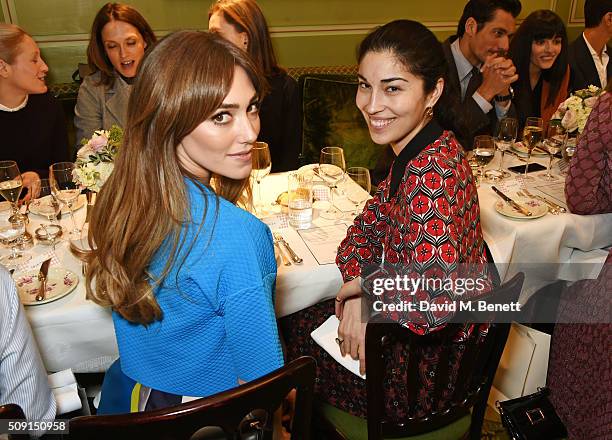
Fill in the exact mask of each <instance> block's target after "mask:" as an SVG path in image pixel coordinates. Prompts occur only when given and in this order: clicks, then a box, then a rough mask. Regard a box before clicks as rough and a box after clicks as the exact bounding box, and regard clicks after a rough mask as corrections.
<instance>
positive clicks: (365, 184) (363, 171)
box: [346, 167, 372, 215]
mask: <svg viewBox="0 0 612 440" xmlns="http://www.w3.org/2000/svg"><path fill="white" fill-rule="evenodd" d="M346 175H347V176H348V178H349V182H348V183H349V185H347V186H346V197H347V199H349V200H350V201H351V202H353V204H354V205H355V211H353V213H352V215H357V214H359V206H360V205H361V204H362V203H364V202H365V201H366V200H368V199H369V198H370V191H371V190H372V180H371V179H370V170H369V169H367V168H365V167H350V168H349V169H347V170H346Z"/></svg>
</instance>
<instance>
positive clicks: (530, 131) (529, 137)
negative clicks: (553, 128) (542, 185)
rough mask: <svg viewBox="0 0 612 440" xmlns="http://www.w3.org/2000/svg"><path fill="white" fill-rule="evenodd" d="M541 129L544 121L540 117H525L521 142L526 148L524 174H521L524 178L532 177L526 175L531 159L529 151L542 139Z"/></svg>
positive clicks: (531, 178)
mask: <svg viewBox="0 0 612 440" xmlns="http://www.w3.org/2000/svg"><path fill="white" fill-rule="evenodd" d="M543 131H544V121H543V120H542V118H536V117H529V118H527V120H526V121H525V128H523V144H524V145H525V148H527V163H526V164H525V175H524V176H523V177H524V179H525V180H533V177H530V176H528V175H527V173H528V172H529V163H530V161H531V152H532V151H533V149H534V148H535V147H536V146H537V145H538V144H539V143H540V142H541V141H542V138H543V134H544V133H543Z"/></svg>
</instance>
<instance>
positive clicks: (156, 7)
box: [0, 0, 584, 83]
mask: <svg viewBox="0 0 612 440" xmlns="http://www.w3.org/2000/svg"><path fill="white" fill-rule="evenodd" d="M104 3H105V1H104V0H43V1H41V0H0V5H1V9H0V20H1V21H9V22H13V23H17V24H19V25H20V26H22V27H24V28H25V29H26V30H27V31H28V32H30V33H31V34H32V35H33V36H34V38H35V39H36V40H37V41H38V43H39V45H40V47H41V50H42V53H43V56H44V57H45V60H46V61H47V63H48V64H49V66H50V72H49V80H50V82H51V83H57V82H67V81H70V75H71V74H72V72H73V71H74V70H75V69H76V66H77V63H79V62H86V57H85V48H86V46H87V39H88V34H89V28H90V26H91V21H92V20H93V17H94V15H95V13H96V11H97V10H98V9H99V8H100V6H102V5H103V4H104ZM127 3H129V4H130V5H132V6H134V7H136V8H137V9H138V10H139V11H140V12H141V13H142V14H143V15H144V16H145V17H146V18H147V20H148V21H149V23H150V24H151V26H152V27H153V29H154V30H155V31H156V33H157V34H158V35H165V34H167V33H169V32H171V31H173V30H177V29H202V30H205V29H206V28H207V21H208V20H207V11H208V8H209V6H210V4H211V0H129V1H127ZM522 3H523V13H522V14H521V17H524V16H526V15H527V14H529V12H531V11H533V10H535V9H542V8H550V9H553V10H555V11H556V12H557V13H558V14H559V15H560V16H561V17H562V18H563V19H564V20H565V21H566V22H567V23H568V32H569V34H570V38H574V37H575V36H576V35H578V33H579V32H580V31H581V29H582V15H583V13H582V8H583V5H584V0H523V2H522ZM259 4H260V6H261V8H262V9H263V11H264V13H265V14H266V17H267V20H268V24H269V25H270V29H271V33H272V38H273V42H274V45H275V48H276V51H277V55H278V57H279V59H280V62H281V64H282V65H285V66H317V65H339V64H353V63H354V62H355V47H356V45H357V44H358V43H359V41H360V40H361V39H362V38H363V36H364V34H365V33H367V32H368V30H370V29H371V28H372V27H374V26H377V25H380V24H383V23H386V22H388V21H390V20H393V19H396V18H410V19H413V20H419V21H422V22H423V23H425V24H426V25H427V26H429V27H430V28H431V29H432V30H433V31H434V32H435V33H436V35H437V36H438V37H439V38H440V39H444V38H446V37H447V36H449V35H452V34H454V33H455V29H456V26H457V19H458V18H459V16H460V15H461V11H462V10H463V5H464V4H465V3H464V2H463V1H457V0H436V1H432V2H429V3H424V2H421V1H414V0H413V1H405V0H386V1H385V4H384V5H385V6H384V7H379V6H378V5H379V4H380V3H378V2H375V1H372V0H259ZM519 18H520V17H519Z"/></svg>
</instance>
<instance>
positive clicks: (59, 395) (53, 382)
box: [49, 369, 83, 415]
mask: <svg viewBox="0 0 612 440" xmlns="http://www.w3.org/2000/svg"><path fill="white" fill-rule="evenodd" d="M49 387H50V388H51V392H52V393H53V397H55V401H56V402H57V414H58V415H59V414H66V413H69V412H72V411H76V410H77V409H81V408H82V407H83V404H82V402H81V399H80V398H79V390H78V385H77V382H76V378H75V377H74V374H73V373H72V370H71V369H67V370H63V371H59V372H57V373H53V374H50V375H49Z"/></svg>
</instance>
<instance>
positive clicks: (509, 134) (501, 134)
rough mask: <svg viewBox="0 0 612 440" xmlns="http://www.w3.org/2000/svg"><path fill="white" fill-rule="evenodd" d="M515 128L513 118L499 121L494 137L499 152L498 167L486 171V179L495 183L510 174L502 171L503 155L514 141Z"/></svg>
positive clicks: (516, 125) (515, 124) (516, 124)
mask: <svg viewBox="0 0 612 440" xmlns="http://www.w3.org/2000/svg"><path fill="white" fill-rule="evenodd" d="M517 127H518V121H517V120H516V119H514V118H503V119H502V120H501V121H499V126H498V127H497V136H496V137H495V147H496V148H497V149H498V150H499V152H500V159H499V167H498V168H497V169H496V170H488V171H487V172H486V173H485V176H486V177H487V179H489V180H491V181H494V182H495V181H498V180H502V179H504V178H506V177H509V176H510V173H509V172H508V171H506V170H504V155H505V154H506V151H508V150H509V149H510V148H512V145H514V141H516V135H517V130H518V128H517Z"/></svg>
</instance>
